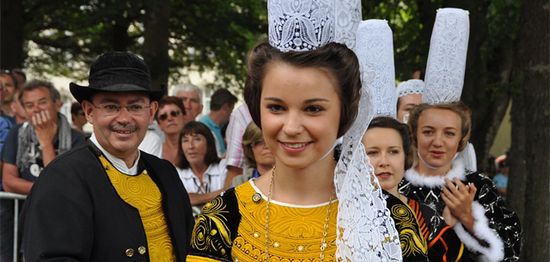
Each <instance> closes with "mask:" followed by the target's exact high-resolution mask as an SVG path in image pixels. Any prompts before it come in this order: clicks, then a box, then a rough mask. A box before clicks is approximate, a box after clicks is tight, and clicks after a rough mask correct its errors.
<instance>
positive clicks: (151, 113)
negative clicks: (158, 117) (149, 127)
mask: <svg viewBox="0 0 550 262" xmlns="http://www.w3.org/2000/svg"><path fill="white" fill-rule="evenodd" d="M158 107H159V103H158V102H157V101H151V103H150V105H149V116H150V119H149V124H152V123H153V121H154V120H155V113H156V112H157V110H158Z"/></svg>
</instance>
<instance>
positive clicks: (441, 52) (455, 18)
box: [422, 8, 477, 171]
mask: <svg viewBox="0 0 550 262" xmlns="http://www.w3.org/2000/svg"><path fill="white" fill-rule="evenodd" d="M469 34H470V21H469V17H468V11H466V10H462V9H458V8H442V9H438V10H437V16H436V18H435V24H434V29H433V31H432V39H431V40H430V52H429V54H428V64H427V65H426V77H425V82H426V86H425V88H424V92H423V93H422V101H423V102H424V103H428V104H432V105H433V104H440V103H451V102H457V101H460V96H461V95H462V87H463V86H464V73H465V71H466V55H467V53H468V37H469ZM457 157H459V158H462V160H463V162H464V166H465V167H466V169H467V170H469V171H475V170H477V160H476V153H475V150H474V147H473V146H472V144H470V143H468V146H467V147H466V148H465V149H464V150H462V151H461V152H460V153H459V155H458V156H457Z"/></svg>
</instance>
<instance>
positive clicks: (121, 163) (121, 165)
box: [90, 134, 141, 176]
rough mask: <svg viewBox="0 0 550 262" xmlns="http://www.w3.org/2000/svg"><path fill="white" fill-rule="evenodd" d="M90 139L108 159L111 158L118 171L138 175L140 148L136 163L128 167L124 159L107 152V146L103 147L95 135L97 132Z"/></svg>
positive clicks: (110, 160)
mask: <svg viewBox="0 0 550 262" xmlns="http://www.w3.org/2000/svg"><path fill="white" fill-rule="evenodd" d="M90 141H91V142H92V143H94V145H95V146H96V147H97V148H98V149H99V150H100V151H101V153H103V155H104V156H105V158H107V160H109V162H111V163H112V164H113V166H114V167H115V168H116V169H117V170H118V171H120V172H121V173H123V174H125V175H129V176H136V175H138V163H139V158H140V156H141V154H140V152H139V150H138V157H137V159H136V161H135V162H134V165H133V166H132V167H130V168H128V167H127V166H126V163H125V162H124V160H122V159H120V158H118V157H116V156H113V155H112V154H110V153H109V152H107V150H105V148H103V147H102V146H101V145H100V144H99V142H98V141H97V138H96V137H95V134H92V136H91V137H90Z"/></svg>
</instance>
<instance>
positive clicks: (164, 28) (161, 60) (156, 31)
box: [143, 0, 170, 93]
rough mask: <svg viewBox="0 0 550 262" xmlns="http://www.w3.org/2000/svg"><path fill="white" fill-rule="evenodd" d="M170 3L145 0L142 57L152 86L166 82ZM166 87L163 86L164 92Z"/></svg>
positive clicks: (158, 85) (164, 0)
mask: <svg viewBox="0 0 550 262" xmlns="http://www.w3.org/2000/svg"><path fill="white" fill-rule="evenodd" d="M169 17H170V3H169V1H168V0H158V1H147V6H146V13H145V22H144V25H145V41H144V43H143V58H144V59H145V62H146V63H147V65H149V69H150V70H151V78H152V82H153V87H154V88H160V87H161V86H166V85H167V83H168V66H169V61H170V58H169V56H168V37H169ZM166 91H167V89H166V88H165V91H164V92H165V93H166Z"/></svg>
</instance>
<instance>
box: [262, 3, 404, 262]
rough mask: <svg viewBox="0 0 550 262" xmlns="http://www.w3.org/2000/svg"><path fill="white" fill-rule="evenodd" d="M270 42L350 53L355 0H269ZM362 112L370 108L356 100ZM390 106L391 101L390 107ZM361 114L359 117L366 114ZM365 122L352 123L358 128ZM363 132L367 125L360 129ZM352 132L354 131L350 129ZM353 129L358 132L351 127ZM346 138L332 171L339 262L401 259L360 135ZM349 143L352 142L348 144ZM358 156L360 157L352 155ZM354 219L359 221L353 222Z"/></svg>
mask: <svg viewBox="0 0 550 262" xmlns="http://www.w3.org/2000/svg"><path fill="white" fill-rule="evenodd" d="M268 21H269V43H270V45H272V46H273V47H276V48H277V49H279V50H281V51H283V52H285V51H307V50H313V49H315V48H318V47H320V46H323V45H324V44H327V43H330V42H338V43H343V44H345V45H346V46H347V47H348V48H350V49H354V47H355V43H356V32H357V26H358V24H359V22H360V21H361V1H360V0H268ZM361 101H362V102H361V103H362V104H363V106H361V108H362V109H360V113H359V114H362V113H361V110H367V109H368V108H369V107H368V106H367V105H368V104H369V101H368V99H363V98H362V100H361ZM394 105H395V103H394ZM367 114H368V113H363V114H362V115H367ZM365 123H367V124H368V122H367V121H366V120H365V119H361V121H356V123H354V126H362V125H363V124H365ZM365 128H366V125H365ZM352 129H353V127H352ZM355 129H356V130H359V129H362V128H361V127H359V129H358V127H356V128H355ZM357 132H359V133H360V134H358V135H357V136H348V138H349V137H351V139H348V144H349V145H348V146H347V147H344V149H345V150H344V151H343V153H342V154H343V155H345V156H343V157H342V158H341V159H344V160H343V161H342V160H341V161H339V162H338V164H337V168H336V175H335V184H336V194H337V197H338V199H339V206H338V220H337V228H338V229H337V244H336V246H337V249H336V250H337V251H336V258H337V259H338V261H389V260H395V259H390V258H392V257H394V256H395V255H394V254H396V253H398V254H399V257H400V256H401V249H400V248H399V242H397V243H395V242H394V241H395V238H396V236H397V232H396V230H395V227H394V226H393V222H392V220H391V217H390V214H389V210H388V209H387V208H386V203H385V200H384V198H383V196H382V194H381V191H380V186H379V185H378V184H377V182H376V178H375V176H374V174H373V171H374V169H373V168H372V166H371V165H370V164H369V163H368V162H366V161H365V159H366V155H365V153H364V149H360V150H356V148H352V147H351V144H353V143H355V144H357V143H359V144H361V137H362V132H361V131H357ZM353 139H355V140H354V142H351V140H353ZM356 152H362V154H356ZM358 218H359V219H358Z"/></svg>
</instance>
